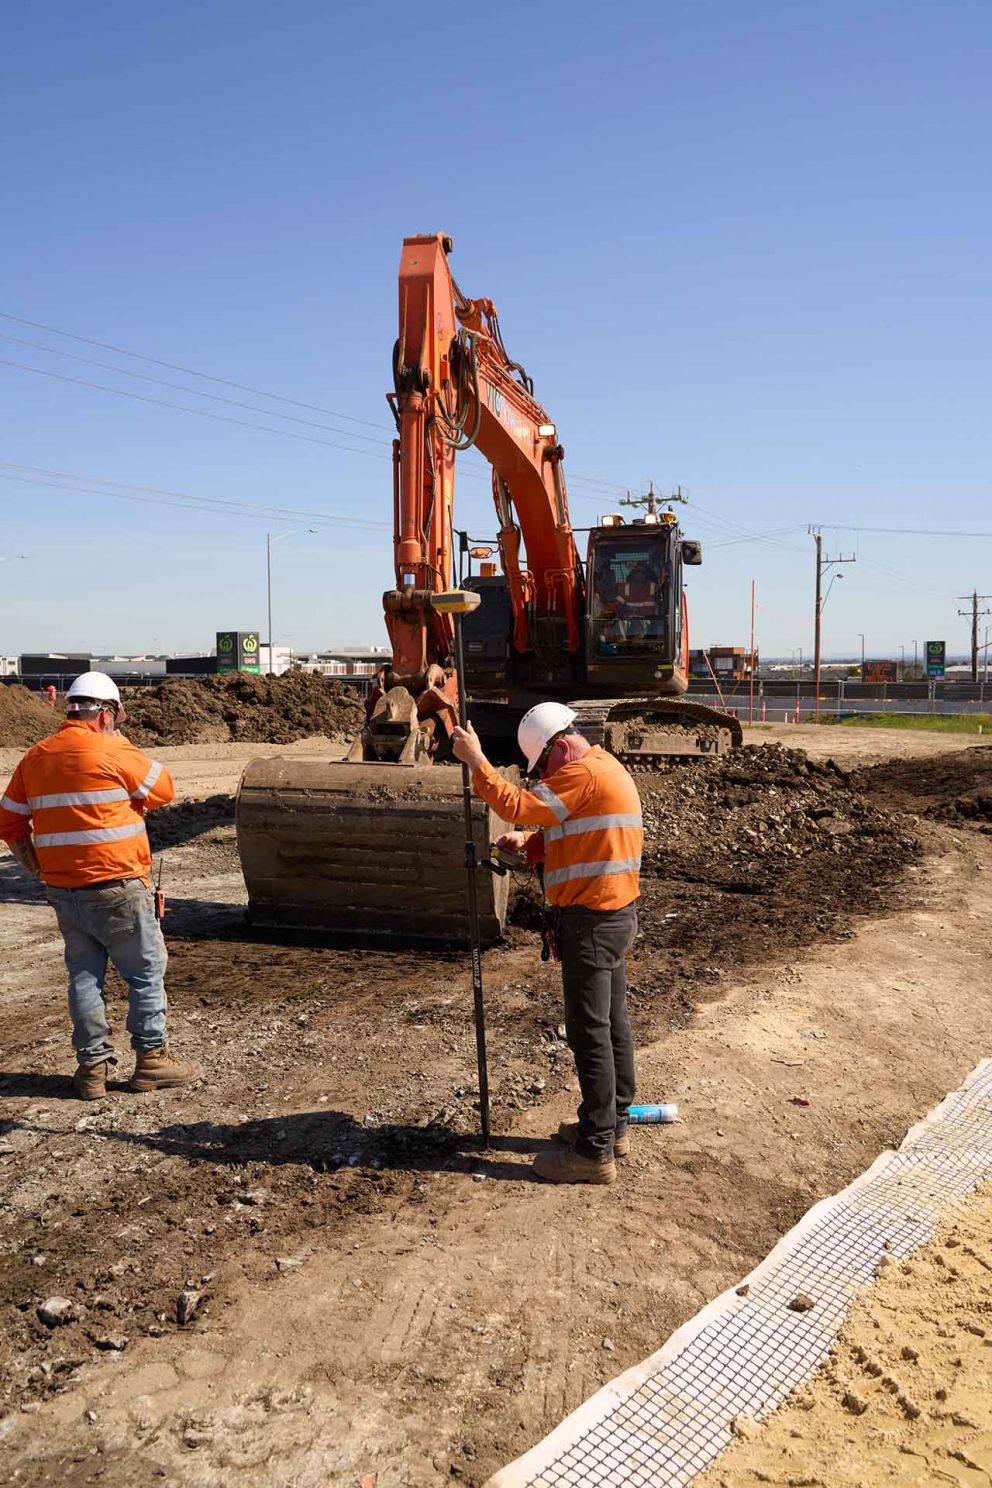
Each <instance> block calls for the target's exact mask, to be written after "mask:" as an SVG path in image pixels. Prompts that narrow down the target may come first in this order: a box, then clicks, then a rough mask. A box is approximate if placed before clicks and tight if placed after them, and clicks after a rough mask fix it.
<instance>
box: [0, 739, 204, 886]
mask: <svg viewBox="0 0 992 1488" xmlns="http://www.w3.org/2000/svg"><path fill="white" fill-rule="evenodd" d="M173 794H174V788H173V784H172V776H171V775H170V774H169V772H168V770H167V769H166V768H165V766H164V765H160V764H159V763H158V762H157V761H155V760H151V759H149V758H148V756H147V755H145V754H142V752H141V750H140V749H136V748H135V746H134V745H133V744H131V743H130V742H129V741H128V740H127V739H125V738H124V736H123V734H103V733H101V732H100V731H99V729H98V728H97V727H96V725H95V724H93V723H90V722H88V721H86V722H84V721H83V720H81V719H70V720H69V721H68V722H67V723H64V724H63V725H62V727H61V728H60V729H59V731H58V733H55V734H52V735H51V737H50V738H48V739H42V741H41V743H40V744H35V745H34V747H33V748H32V749H29V750H28V752H27V754H26V755H25V756H24V758H23V759H22V760H21V762H20V764H19V765H18V766H17V769H16V770H15V771H14V773H13V775H12V776H11V780H10V784H9V785H8V786H7V789H6V791H5V792H4V795H3V797H2V799H0V839H3V840H4V841H5V842H16V841H17V840H18V839H19V838H23V837H27V836H33V839H34V850H35V852H36V853H37V855H38V863H39V866H40V868H41V876H42V878H43V879H44V881H45V883H46V884H50V885H51V886H52V887H53V888H60V889H78V888H83V887H84V886H85V885H86V884H90V883H103V882H104V881H105V880H106V879H111V878H143V879H145V880H146V881H147V879H148V875H149V873H150V871H151V865H152V856H151V849H150V847H149V845H148V834H147V832H146V831H145V819H144V813H145V811H151V810H153V809H154V808H155V807H156V806H165V805H166V804H167V803H168V802H169V801H171V800H172V797H173Z"/></svg>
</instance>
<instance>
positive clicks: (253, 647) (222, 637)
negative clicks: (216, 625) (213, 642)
mask: <svg viewBox="0 0 992 1488" xmlns="http://www.w3.org/2000/svg"><path fill="white" fill-rule="evenodd" d="M258 652H259V640H258V631H257V630H219V631H218V632H217V670H218V672H255V673H258V672H260V671H261V667H260V665H259V658H258Z"/></svg>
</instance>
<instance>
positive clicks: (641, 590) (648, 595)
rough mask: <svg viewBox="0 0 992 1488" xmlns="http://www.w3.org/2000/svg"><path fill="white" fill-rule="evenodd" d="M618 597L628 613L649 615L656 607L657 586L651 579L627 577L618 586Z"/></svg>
mask: <svg viewBox="0 0 992 1488" xmlns="http://www.w3.org/2000/svg"><path fill="white" fill-rule="evenodd" d="M620 598H621V599H622V601H623V603H624V606H625V607H626V610H627V612H628V614H631V615H635V616H645V617H646V616H650V615H653V614H654V613H655V611H656V610H657V608H658V586H657V584H656V583H655V582H654V580H653V579H645V578H640V579H628V580H627V582H626V583H625V584H621V586H620Z"/></svg>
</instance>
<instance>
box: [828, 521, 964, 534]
mask: <svg viewBox="0 0 992 1488" xmlns="http://www.w3.org/2000/svg"><path fill="white" fill-rule="evenodd" d="M824 525H826V524H824ZM827 531H829V532H885V533H889V534H890V535H891V536H894V537H992V532H956V531H953V530H952V529H951V528H949V527H855V526H854V525H853V524H851V523H850V522H847V523H845V522H831V523H830V524H829V526H828V527H827Z"/></svg>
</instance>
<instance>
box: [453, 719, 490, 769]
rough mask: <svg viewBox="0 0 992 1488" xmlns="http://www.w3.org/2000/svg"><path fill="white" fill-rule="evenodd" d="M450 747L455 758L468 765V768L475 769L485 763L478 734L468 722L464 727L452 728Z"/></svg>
mask: <svg viewBox="0 0 992 1488" xmlns="http://www.w3.org/2000/svg"><path fill="white" fill-rule="evenodd" d="M451 747H452V749H453V750H454V754H455V759H457V760H461V762H462V764H463V765H468V767H469V769H470V770H477V769H478V768H479V766H480V765H482V764H484V763H485V759H486V756H485V755H484V754H483V752H482V745H481V744H480V743H479V736H478V734H477V733H476V732H475V729H474V728H473V727H472V725H471V724H470V723H469V724H466V726H465V727H464V728H455V729H452V732H451Z"/></svg>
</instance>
